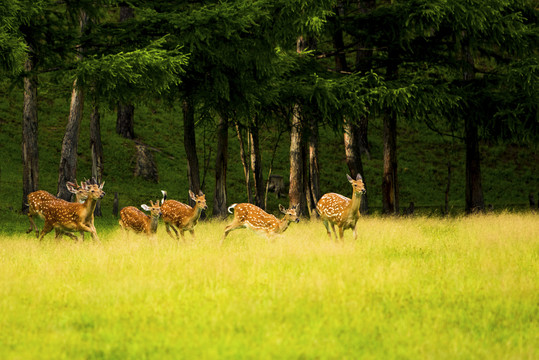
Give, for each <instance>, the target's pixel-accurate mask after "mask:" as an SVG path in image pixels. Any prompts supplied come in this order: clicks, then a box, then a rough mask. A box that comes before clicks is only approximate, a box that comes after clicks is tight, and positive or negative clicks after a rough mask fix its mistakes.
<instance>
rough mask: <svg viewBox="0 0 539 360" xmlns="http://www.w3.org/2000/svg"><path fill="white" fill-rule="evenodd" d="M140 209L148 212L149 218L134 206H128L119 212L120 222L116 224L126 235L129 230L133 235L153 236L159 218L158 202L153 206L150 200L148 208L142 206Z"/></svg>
mask: <svg viewBox="0 0 539 360" xmlns="http://www.w3.org/2000/svg"><path fill="white" fill-rule="evenodd" d="M140 207H141V208H143V209H144V210H146V211H149V212H150V216H148V215H146V214H144V213H143V212H142V211H140V210H139V209H137V208H136V207H134V206H128V207H124V208H123V209H122V210H121V211H120V221H118V223H119V224H120V226H121V227H122V229H124V230H125V232H126V233H128V230H129V229H132V230H133V231H134V232H135V233H145V234H146V235H148V236H155V233H156V232H157V225H158V223H159V217H160V216H161V207H160V206H159V200H157V201H156V202H155V204H154V203H153V202H152V201H151V200H150V206H148V205H146V204H143V205H140Z"/></svg>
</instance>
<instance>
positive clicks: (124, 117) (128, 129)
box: [116, 3, 135, 139]
mask: <svg viewBox="0 0 539 360" xmlns="http://www.w3.org/2000/svg"><path fill="white" fill-rule="evenodd" d="M134 17H135V10H134V9H133V8H132V7H130V6H129V5H127V3H121V4H120V22H124V21H128V20H129V19H132V18H134ZM117 111H118V112H117V114H116V133H117V134H118V135H120V136H122V137H124V138H126V139H134V138H135V106H134V105H133V104H124V103H122V102H118V110H117Z"/></svg>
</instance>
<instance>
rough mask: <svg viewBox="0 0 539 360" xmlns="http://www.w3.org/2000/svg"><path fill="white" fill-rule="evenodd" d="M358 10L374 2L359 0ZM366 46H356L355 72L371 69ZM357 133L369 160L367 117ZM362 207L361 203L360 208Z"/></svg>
mask: <svg viewBox="0 0 539 360" xmlns="http://www.w3.org/2000/svg"><path fill="white" fill-rule="evenodd" d="M357 6H358V9H359V12H360V13H361V14H367V13H369V12H371V11H372V10H373V9H374V7H375V6H376V1H375V0H359V1H358V4H357ZM366 48H367V44H366V42H365V41H364V40H360V41H359V42H358V44H357V52H356V70H359V71H362V72H365V71H368V70H369V69H371V67H372V66H371V63H370V59H371V58H372V55H373V51H372V50H371V49H366ZM358 127H359V131H358V132H357V137H358V143H359V151H360V153H361V154H362V155H365V156H366V157H367V159H370V158H371V151H370V146H369V137H368V134H369V132H368V130H369V116H368V115H364V116H361V117H360V118H359V125H358ZM361 207H363V203H362V206H361Z"/></svg>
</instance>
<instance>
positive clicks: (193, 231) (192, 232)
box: [189, 229, 195, 240]
mask: <svg viewBox="0 0 539 360" xmlns="http://www.w3.org/2000/svg"><path fill="white" fill-rule="evenodd" d="M189 232H190V233H191V236H192V237H193V240H195V230H193V229H191V230H189Z"/></svg>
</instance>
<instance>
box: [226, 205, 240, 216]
mask: <svg viewBox="0 0 539 360" xmlns="http://www.w3.org/2000/svg"><path fill="white" fill-rule="evenodd" d="M236 205H238V204H232V205H230V206H229V207H228V212H229V213H231V214H233V212H232V211H230V209H234V208H235V207H236Z"/></svg>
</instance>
